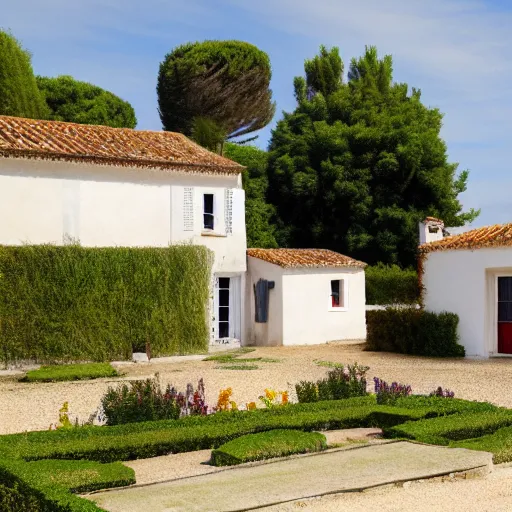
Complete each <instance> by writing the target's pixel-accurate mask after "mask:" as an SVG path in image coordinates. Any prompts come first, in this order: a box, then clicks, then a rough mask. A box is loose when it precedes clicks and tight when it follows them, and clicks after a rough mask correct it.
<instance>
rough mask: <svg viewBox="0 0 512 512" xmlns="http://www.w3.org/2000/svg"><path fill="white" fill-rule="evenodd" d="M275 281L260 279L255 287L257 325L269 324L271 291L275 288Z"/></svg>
mask: <svg viewBox="0 0 512 512" xmlns="http://www.w3.org/2000/svg"><path fill="white" fill-rule="evenodd" d="M274 285H275V283H274V281H267V280H266V279H260V280H259V281H258V282H257V283H256V284H255V285H253V286H254V301H255V306H256V307H255V318H254V320H255V321H256V322H257V323H266V322H268V305H269V290H271V289H272V288H274Z"/></svg>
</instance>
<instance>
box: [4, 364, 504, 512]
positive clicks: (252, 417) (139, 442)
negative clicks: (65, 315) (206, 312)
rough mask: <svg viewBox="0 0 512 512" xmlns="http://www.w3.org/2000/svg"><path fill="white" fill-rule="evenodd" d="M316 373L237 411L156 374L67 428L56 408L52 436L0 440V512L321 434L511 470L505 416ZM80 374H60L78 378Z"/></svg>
mask: <svg viewBox="0 0 512 512" xmlns="http://www.w3.org/2000/svg"><path fill="white" fill-rule="evenodd" d="M217 362H218V358H217V360H216V361H214V363H217ZM226 362H227V363H229V361H228V360H226ZM82 366H83V367H87V365H82ZM317 366H318V367H319V368H322V370H323V376H322V377H321V378H319V379H316V380H302V381H299V382H296V383H295V384H294V385H293V386H292V387H291V388H289V389H271V388H267V389H264V390H262V392H261V393H260V394H259V396H254V399H253V400H251V401H247V402H245V403H243V404H242V403H236V402H235V401H234V400H233V394H234V390H233V389H232V388H230V387H225V388H223V389H221V390H220V392H219V394H218V397H217V400H216V402H215V403H213V404H209V403H208V402H207V399H206V393H205V382H204V381H203V379H199V382H198V383H197V385H195V386H193V385H192V384H189V385H187V386H186V388H185V389H183V390H178V389H177V388H176V387H175V386H173V385H171V384H169V383H162V382H161V378H159V376H158V375H156V376H154V377H152V378H147V379H140V380H132V381H119V382H117V383H114V384H113V385H109V387H108V389H107V391H106V392H105V393H104V394H103V396H102V398H101V405H100V406H99V408H98V410H97V411H96V413H94V414H92V415H91V417H90V418H89V419H87V420H86V421H78V420H75V421H74V422H73V421H71V420H70V418H69V416H68V408H67V404H66V403H65V404H63V406H62V408H61V410H60V412H59V422H58V424H57V425H56V426H55V427H54V428H52V429H51V430H46V431H32V432H24V433H19V434H11V435H4V436H0V508H2V507H3V508H2V509H7V510H15V511H18V510H19V511H21V510H34V511H46V510H52V511H66V512H68V511H98V510H101V509H100V508H98V506H97V505H95V504H94V503H92V502H91V501H89V500H87V499H85V498H83V497H80V496H79V494H80V493H86V492H91V491H95V490H99V489H105V488H114V487H122V486H127V485H131V484H134V483H135V482H136V478H135V473H134V471H133V470H132V469H131V468H129V467H127V466H125V465H123V461H130V460H134V459H147V458H152V457H156V456H160V455H165V454H169V453H184V452H191V451H196V450H204V449H211V450H212V454H211V460H210V464H212V465H214V466H226V465H227V466H231V465H236V464H241V463H245V462H250V461H258V460H264V459H270V458H274V457H282V456H289V455H292V454H297V453H311V452H318V451H323V450H326V449H327V448H329V446H328V444H327V443H326V438H325V436H324V435H323V433H322V432H324V431H326V430H335V429H345V428H357V427H379V428H381V429H382V431H383V436H384V437H385V438H388V439H407V440H411V441H413V442H421V443H430V444H436V445H443V446H451V447H464V448H469V449H475V450H484V451H489V452H491V453H493V456H494V461H495V462H496V463H499V462H507V461H512V410H510V409H507V408H505V407H499V406H497V405H494V404H491V403H488V402H478V401H469V400H462V399H459V398H456V397H455V396H454V393H453V392H452V391H450V390H448V389H444V388H442V387H439V386H436V387H435V388H433V389H432V390H431V392H430V393H426V394H425V393H424V394H414V393H413V389H412V388H411V386H410V385H406V384H401V383H399V382H391V383H388V382H386V381H384V380H382V379H380V378H378V377H374V378H373V380H371V379H370V378H369V377H368V374H369V370H370V369H369V367H368V366H365V365H361V364H357V363H355V364H352V365H346V366H345V365H342V364H339V363H335V362H330V361H317ZM83 367H82V368H79V369H78V370H77V368H74V369H73V371H72V372H68V375H72V374H73V375H75V376H74V377H73V378H76V379H81V378H83V376H84V374H87V371H86V370H85V369H84V368H83ZM92 368H93V370H94V371H95V372H98V371H99V376H101V375H104V373H105V372H107V373H108V369H105V368H98V367H92ZM44 372H46V373H45V375H46V377H47V376H48V373H49V372H50V374H51V368H46V369H45V370H44ZM251 373H252V372H251ZM61 374H62V370H61ZM46 377H45V378H46ZM31 385H33V386H40V385H48V384H41V383H39V382H38V381H36V382H35V383H34V384H31ZM54 385H59V384H54ZM368 389H371V390H372V392H369V391H368Z"/></svg>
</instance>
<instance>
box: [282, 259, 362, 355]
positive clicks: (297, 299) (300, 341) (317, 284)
mask: <svg viewBox="0 0 512 512" xmlns="http://www.w3.org/2000/svg"><path fill="white" fill-rule="evenodd" d="M336 279H344V280H345V286H347V295H348V297H347V298H348V305H347V307H346V308H339V309H338V308H332V307H330V304H331V303H330V297H331V280H336ZM345 309H346V310H345ZM365 315H366V308H365V275H364V270H361V269H339V268H338V269H296V270H291V269H290V270H286V271H285V274H284V276H283V344H284V345H305V344H307V345H313V344H318V343H325V342H327V341H337V340H359V339H361V340H362V339H364V338H365V337H366V316H365Z"/></svg>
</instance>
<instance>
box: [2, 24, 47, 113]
mask: <svg viewBox="0 0 512 512" xmlns="http://www.w3.org/2000/svg"><path fill="white" fill-rule="evenodd" d="M0 115H6V116H16V117H28V118H31V119H45V118H46V117H47V115H48V109H47V107H46V104H45V102H44V99H43V96H42V95H41V93H40V91H39V89H38V88H37V83H36V78H35V76H34V71H33V70H32V64H31V58H30V54H29V53H28V52H27V51H26V50H24V49H23V48H22V47H21V45H20V43H19V42H18V41H17V40H16V39H15V38H14V37H13V36H12V35H11V34H9V33H7V32H3V31H0Z"/></svg>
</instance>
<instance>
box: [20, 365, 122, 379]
mask: <svg viewBox="0 0 512 512" xmlns="http://www.w3.org/2000/svg"><path fill="white" fill-rule="evenodd" d="M103 377H119V373H118V372H117V370H115V369H114V368H112V366H110V364H108V363H84V364H66V365H52V366H41V368H39V369H38V370H31V371H29V372H27V374H26V375H25V376H24V377H22V378H21V379H20V381H21V382H60V381H65V380H87V379H100V378H103Z"/></svg>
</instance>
